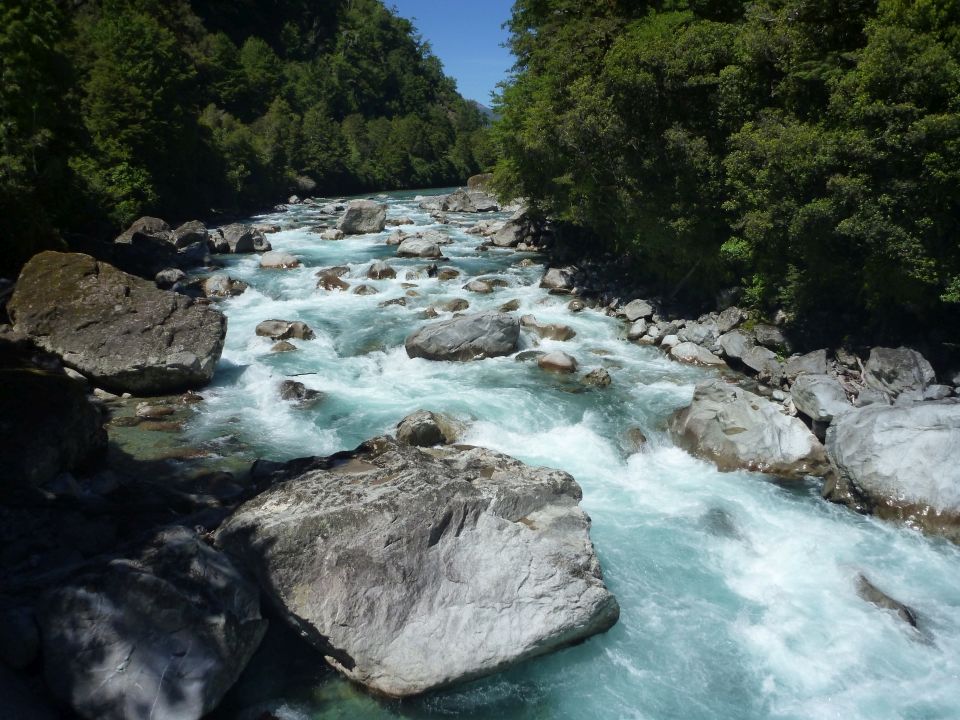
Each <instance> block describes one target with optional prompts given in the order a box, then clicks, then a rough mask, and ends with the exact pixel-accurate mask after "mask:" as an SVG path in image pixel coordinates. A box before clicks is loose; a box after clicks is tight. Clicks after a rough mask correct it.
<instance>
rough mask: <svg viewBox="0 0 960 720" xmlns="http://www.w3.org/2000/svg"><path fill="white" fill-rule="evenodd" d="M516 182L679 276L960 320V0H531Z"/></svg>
mask: <svg viewBox="0 0 960 720" xmlns="http://www.w3.org/2000/svg"><path fill="white" fill-rule="evenodd" d="M510 28H511V31H512V40H511V44H512V48H513V50H514V52H515V53H516V56H517V59H518V65H517V75H516V77H515V79H514V80H513V81H512V82H511V83H510V84H509V85H508V86H507V87H506V88H505V90H504V92H503V96H502V99H501V103H500V106H499V107H498V108H497V110H498V112H500V113H502V116H503V119H502V122H501V123H500V124H499V128H498V130H497V137H498V141H499V144H500V145H501V146H502V148H503V152H504V157H503V159H502V160H501V162H500V164H499V167H498V171H497V181H498V183H499V186H500V188H501V189H503V190H504V191H505V192H506V193H507V194H509V195H524V196H527V197H529V198H531V199H532V200H533V202H534V203H535V204H536V205H538V206H539V207H540V208H542V209H543V210H544V211H545V212H547V213H550V214H552V215H554V216H555V217H556V218H558V219H559V220H560V221H561V223H562V227H561V230H562V232H561V233H560V236H561V238H563V239H564V240H565V241H566V242H567V243H568V245H569V246H570V247H572V249H573V250H574V251H576V252H579V253H581V254H583V255H598V254H600V253H603V252H607V251H614V252H617V253H625V254H627V255H629V256H630V258H631V259H632V260H633V267H634V268H636V272H637V273H638V274H640V275H641V276H642V277H643V278H644V280H645V281H647V282H649V283H651V285H652V286H654V287H656V288H657V290H658V291H660V292H663V293H664V294H665V295H673V294H677V293H678V294H679V295H680V296H683V295H684V294H686V295H687V296H689V297H693V298H697V297H699V298H700V299H701V300H705V299H706V298H707V297H712V295H713V293H714V292H715V291H717V290H718V289H720V288H724V287H729V286H730V285H735V284H738V285H740V286H741V287H742V289H743V291H744V292H745V297H746V301H747V302H748V303H750V304H752V305H753V306H754V307H757V308H759V309H762V310H766V311H770V310H772V309H773V308H775V307H782V308H785V309H786V310H787V311H789V312H790V313H792V314H793V315H794V317H795V325H796V327H797V328H798V329H799V330H804V331H806V332H807V333H808V334H809V335H811V336H818V337H820V338H821V339H823V338H824V337H825V336H829V337H830V338H832V339H842V338H843V337H844V336H847V335H855V334H857V333H860V332H867V333H872V334H874V336H875V337H877V336H883V335H890V336H893V337H895V338H898V339H904V338H905V337H906V335H907V334H908V333H910V332H911V331H915V332H917V333H921V334H922V333H924V332H929V331H937V332H941V333H944V334H945V335H946V336H949V337H952V338H953V340H956V339H957V337H958V333H957V328H958V315H960V313H958V309H960V308H958V302H960V234H958V230H960V4H958V3H956V2H954V1H953V0H751V1H750V2H744V1H741V0H690V1H689V2H686V1H683V0H675V1H670V0H663V1H662V2H643V1H642V0H630V1H627V0H518V1H517V2H516V4H515V7H514V11H513V17H512V20H511V23H510Z"/></svg>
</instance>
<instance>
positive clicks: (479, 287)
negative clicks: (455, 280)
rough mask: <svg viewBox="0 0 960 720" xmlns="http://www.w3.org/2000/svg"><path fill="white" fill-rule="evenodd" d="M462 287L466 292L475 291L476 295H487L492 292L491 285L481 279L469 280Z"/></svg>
mask: <svg viewBox="0 0 960 720" xmlns="http://www.w3.org/2000/svg"><path fill="white" fill-rule="evenodd" d="M463 289H464V290H467V291H468V292H474V293H477V294H478V295H489V294H490V293H492V292H493V286H492V285H491V284H490V283H488V282H484V281H483V280H471V281H470V282H468V283H467V284H466V285H464V286H463Z"/></svg>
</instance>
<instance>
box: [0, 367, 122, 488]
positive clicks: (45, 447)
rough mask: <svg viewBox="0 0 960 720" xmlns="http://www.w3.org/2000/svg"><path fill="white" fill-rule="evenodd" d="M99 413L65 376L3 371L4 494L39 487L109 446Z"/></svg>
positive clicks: (0, 472) (0, 446)
mask: <svg viewBox="0 0 960 720" xmlns="http://www.w3.org/2000/svg"><path fill="white" fill-rule="evenodd" d="M106 441H107V438H106V433H105V432H104V430H103V418H102V416H101V413H100V410H99V409H98V408H97V407H96V406H95V405H93V404H92V403H90V401H89V400H88V399H87V395H86V392H85V390H84V387H83V385H82V384H81V383H79V382H77V381H76V380H72V379H70V378H68V377H67V376H66V375H54V374H50V373H44V372H40V371H37V370H28V369H0V478H2V479H3V480H4V481H5V482H4V483H2V484H0V496H2V495H3V494H4V492H5V491H6V490H7V489H9V488H7V487H6V481H11V482H12V483H14V485H15V486H37V485H42V484H44V483H46V482H48V481H50V480H53V479H54V478H55V477H56V476H57V475H58V474H60V473H61V472H63V471H65V470H73V469H75V468H77V467H78V466H81V465H83V464H84V463H85V462H87V461H88V460H89V459H91V458H93V457H94V456H95V455H96V454H97V453H99V452H100V451H101V450H103V449H105V448H106Z"/></svg>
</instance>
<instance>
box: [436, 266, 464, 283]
mask: <svg viewBox="0 0 960 720" xmlns="http://www.w3.org/2000/svg"><path fill="white" fill-rule="evenodd" d="M458 277H460V271H459V270H455V269H453V268H444V269H443V270H441V271H440V272H438V273H437V280H441V281H446V280H454V279H455V278H458Z"/></svg>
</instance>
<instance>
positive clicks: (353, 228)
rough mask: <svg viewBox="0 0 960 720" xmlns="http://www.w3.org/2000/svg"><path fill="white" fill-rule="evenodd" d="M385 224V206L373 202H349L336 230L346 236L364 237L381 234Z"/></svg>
mask: <svg viewBox="0 0 960 720" xmlns="http://www.w3.org/2000/svg"><path fill="white" fill-rule="evenodd" d="M386 224H387V206H386V205H383V204H381V203H378V202H374V201H373V200H351V201H350V203H349V204H348V205H347V211H346V212H345V213H344V214H343V217H341V218H340V222H338V223H337V228H338V229H339V230H341V231H342V232H343V233H344V234H346V235H365V234H367V233H378V232H381V231H382V230H383V228H384V227H386Z"/></svg>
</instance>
